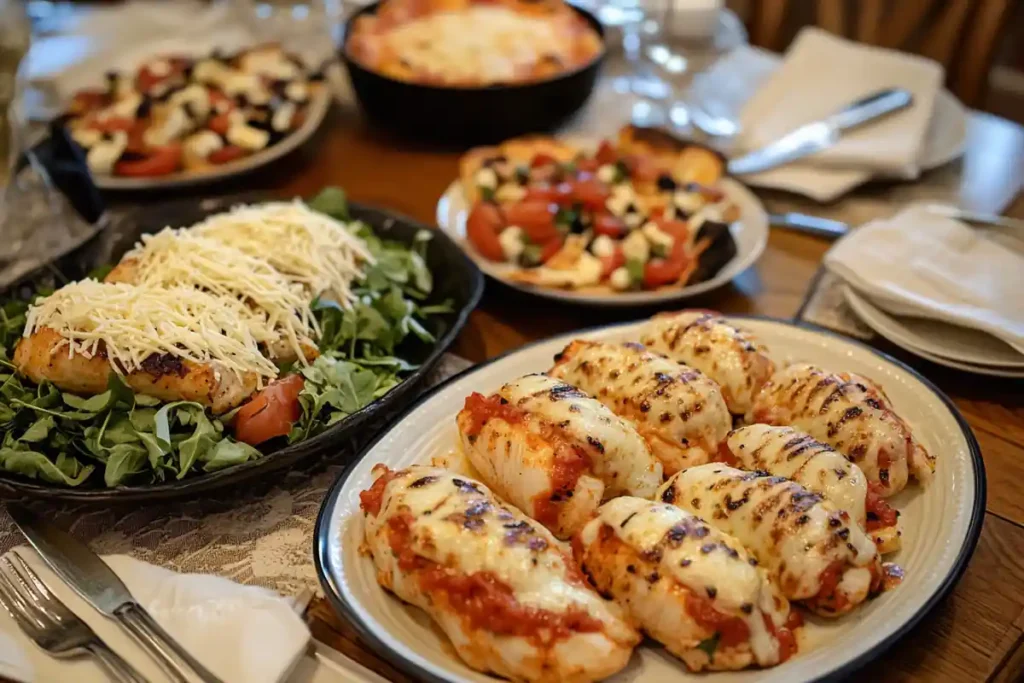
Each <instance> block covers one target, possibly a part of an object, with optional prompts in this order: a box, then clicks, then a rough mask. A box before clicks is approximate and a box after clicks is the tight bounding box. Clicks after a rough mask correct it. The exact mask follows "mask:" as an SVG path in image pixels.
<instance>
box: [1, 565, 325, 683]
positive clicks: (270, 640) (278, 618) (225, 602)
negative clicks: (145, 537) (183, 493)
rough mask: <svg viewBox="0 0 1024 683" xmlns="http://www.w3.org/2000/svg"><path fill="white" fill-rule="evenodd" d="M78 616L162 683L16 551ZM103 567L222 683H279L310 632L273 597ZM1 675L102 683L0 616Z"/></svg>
mask: <svg viewBox="0 0 1024 683" xmlns="http://www.w3.org/2000/svg"><path fill="white" fill-rule="evenodd" d="M16 552H18V553H19V554H20V555H21V556H22V558H24V559H25V561H26V562H27V563H28V564H29V565H30V566H31V567H32V568H33V569H34V570H35V571H36V573H37V574H39V576H40V578H42V580H43V582H44V583H46V585H47V586H49V587H50V589H51V590H52V591H53V592H54V593H55V594H56V595H57V596H58V597H59V598H60V599H61V600H62V601H63V602H64V604H65V605H67V606H68V607H69V608H70V609H71V610H72V611H73V612H75V614H77V615H78V616H79V617H81V618H82V619H83V620H85V621H86V622H87V623H89V625H90V626H92V627H93V629H94V630H95V631H96V633H97V634H98V635H99V636H100V637H101V638H102V639H103V640H104V641H105V642H106V643H107V645H109V646H110V647H111V649H113V650H114V651H115V652H117V653H118V654H120V655H121V656H122V657H124V658H125V659H126V660H128V661H129V662H130V663H131V664H133V665H134V666H135V667H136V668H137V669H138V670H139V672H140V673H141V674H143V675H144V676H145V677H146V679H147V680H151V681H154V683H155V682H157V681H164V680H166V679H165V678H164V675H163V674H162V673H161V672H160V669H159V667H158V666H157V664H156V663H155V662H154V661H153V660H152V659H150V658H149V656H148V655H147V654H146V653H145V652H143V651H142V650H141V648H139V647H138V646H137V645H135V643H134V641H133V640H132V639H131V637H130V636H128V635H127V634H126V633H125V632H124V631H123V630H122V629H121V628H120V627H119V626H118V625H117V623H116V622H114V621H113V620H110V619H107V618H106V617H104V616H103V615H101V614H100V613H98V612H96V611H95V610H93V609H92V608H91V607H89V606H88V605H87V603H85V602H84V601H83V600H82V599H81V598H80V597H78V595H76V594H75V593H74V592H73V591H72V590H71V589H70V588H69V587H68V586H67V585H66V584H64V583H63V582H62V581H61V580H60V579H58V578H57V577H56V576H55V575H54V574H53V573H52V572H51V571H50V570H49V568H48V567H47V566H46V564H45V563H44V562H43V560H42V559H41V558H40V557H39V556H38V555H37V554H36V553H35V551H33V550H31V549H30V548H26V547H21V548H18V549H17V551H16ZM104 561H105V562H106V563H107V564H108V565H109V566H110V568H111V569H113V570H114V572H115V573H116V574H117V575H118V576H119V577H121V580H122V581H124V583H125V585H126V586H128V589H129V590H130V591H131V592H132V594H133V595H134V596H135V598H136V599H137V600H138V601H139V603H140V604H141V605H142V606H143V607H145V608H146V609H147V610H148V611H149V613H150V614H151V615H152V616H153V618H154V619H156V620H157V621H158V622H159V623H160V625H161V626H163V627H164V629H166V630H167V632H168V633H170V634H171V635H172V636H173V637H174V638H175V639H176V640H177V641H178V642H179V643H181V644H182V645H183V646H184V647H185V648H186V649H187V650H188V651H189V652H191V653H192V654H193V655H194V656H195V657H196V658H197V659H199V661H201V662H202V663H203V664H204V665H205V666H207V667H208V668H209V669H210V670H211V671H212V672H213V673H214V674H215V675H217V676H218V677H219V678H221V679H222V680H224V681H225V682H226V683H234V682H235V681H238V682H242V681H244V682H245V683H276V682H277V681H282V680H285V678H286V677H287V676H288V675H289V674H290V673H291V671H292V670H293V669H294V668H295V666H296V664H297V663H298V662H299V660H300V659H301V658H302V656H303V654H304V653H305V651H306V647H307V645H308V643H309V629H308V628H307V627H306V624H305V623H304V622H303V620H302V619H301V617H299V615H298V614H296V612H295V610H294V608H293V607H294V606H293V604H292V602H291V601H290V600H287V599H285V598H282V597H281V596H279V595H277V594H276V593H273V592H272V591H269V590H266V589H263V588H258V587H254V586H242V585H239V584H237V583H234V582H232V581H229V580H227V579H223V578H220V577H216V576H209V575H205V574H178V573H175V572H172V571H170V570H167V569H163V568H161V567H156V566H153V565H151V564H147V563H145V562H140V561H138V560H135V559H132V558H130V557H128V556H126V555H109V556H106V557H104ZM0 675H3V676H6V677H8V678H11V679H12V680H15V681H23V682H26V683H28V682H32V683H35V682H39V683H42V682H43V681H57V680H61V681H65V680H66V681H72V680H73V681H77V682H79V683H91V682H92V681H96V682H97V683H99V682H101V681H106V680H107V679H106V677H105V676H104V675H103V673H102V672H101V670H100V669H99V668H98V667H97V666H96V664H95V663H93V662H92V661H91V660H89V659H88V658H81V659H72V660H58V659H53V658H51V657H49V656H48V655H47V654H46V653H44V652H43V651H42V650H40V649H39V648H37V647H36V646H35V645H34V644H33V643H32V642H31V641H30V640H29V639H28V638H27V637H26V636H25V635H24V634H23V633H22V632H21V630H20V629H18V628H17V625H16V624H15V622H14V620H13V619H12V618H11V617H10V615H8V614H7V613H6V611H4V610H0Z"/></svg>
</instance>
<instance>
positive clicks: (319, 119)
mask: <svg viewBox="0 0 1024 683" xmlns="http://www.w3.org/2000/svg"><path fill="white" fill-rule="evenodd" d="M321 85H322V86H323V87H322V88H320V92H319V93H318V94H317V95H315V96H314V97H313V98H311V100H310V103H309V108H310V111H311V112H312V116H309V117H307V118H306V120H305V121H304V122H303V124H302V125H301V126H300V127H299V129H298V130H296V131H292V132H291V133H290V134H289V135H287V136H285V137H284V138H283V139H281V140H280V141H279V142H278V143H277V144H276V145H271V146H270V147H267V148H266V149H262V150H260V151H259V152H257V153H256V154H253V155H251V156H248V157H242V158H241V159H236V160H235V161H231V162H229V163H227V164H224V165H223V166H219V167H216V168H214V169H212V170H209V171H200V172H198V173H196V172H190V171H179V172H177V173H175V174H173V175H170V176H164V177H160V176H157V177H153V178H127V177H120V176H115V175H93V176H92V181H93V184H94V185H96V187H98V188H99V189H101V190H107V191H114V192H121V191H125V192H133V191H147V190H170V189H175V188H183V187H195V186H198V185H204V184H211V183H216V182H220V181H222V180H226V179H228V178H233V177H236V176H241V175H244V174H246V173H250V172H252V171H255V170H256V169H258V168H262V167H263V166H266V165H267V164H270V163H273V162H275V161H277V160H278V159H280V158H282V157H284V156H286V155H288V154H291V153H292V152H294V151H295V150H296V149H298V148H299V147H301V146H302V145H303V144H305V143H306V142H307V141H308V140H309V139H310V138H312V137H313V135H314V134H315V133H316V131H317V130H319V129H320V126H321V125H322V124H323V122H324V120H325V119H326V118H327V112H328V111H329V110H330V108H331V101H332V100H333V99H334V94H333V92H332V90H331V85H330V83H329V82H327V81H326V80H325V81H323V82H322V83H321Z"/></svg>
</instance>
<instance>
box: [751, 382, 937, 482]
mask: <svg viewBox="0 0 1024 683" xmlns="http://www.w3.org/2000/svg"><path fill="white" fill-rule="evenodd" d="M747 421H748V422H763V423H765V424H773V425H789V426H792V427H796V428H798V429H800V430H802V431H805V432H807V433H808V434H810V435H811V436H813V437H814V438H815V439H818V440H819V441H823V442H825V443H827V444H828V445H829V446H832V448H835V449H836V450H837V451H839V452H840V453H842V454H843V455H844V456H846V458H847V459H848V460H850V461H851V462H854V463H856V464H857V466H858V467H860V469H861V470H862V471H863V472H864V474H865V475H867V477H868V480H869V481H870V482H872V483H875V484H877V486H878V493H879V494H880V495H882V496H890V495H893V494H895V493H899V492H900V491H902V490H903V488H904V487H905V486H906V485H907V479H908V476H909V475H913V476H914V478H916V479H917V480H918V481H919V482H921V483H922V484H927V483H928V482H929V481H931V478H932V475H933V473H934V471H935V457H934V456H932V455H931V454H929V453H928V451H927V450H926V449H925V447H924V446H922V445H921V444H920V443H919V442H918V441H917V439H915V438H914V434H913V433H912V432H911V430H910V427H909V426H908V425H907V423H906V422H904V421H903V419H902V418H900V417H899V415H897V414H896V412H895V411H894V410H893V409H892V405H891V403H890V402H889V399H888V398H887V397H886V396H885V394H884V393H882V391H881V390H880V388H879V387H878V386H877V385H876V384H874V383H873V382H872V381H871V380H868V379H866V378H863V377H859V376H857V375H852V374H849V373H833V372H828V371H826V370H822V369H821V368H818V367H815V366H813V365H806V364H799V365H791V366H790V367H788V368H785V369H783V370H780V371H778V372H776V373H775V375H773V376H772V378H771V380H770V381H769V382H768V383H767V384H765V385H764V387H762V388H761V391H760V392H759V393H758V395H757V397H756V398H755V399H754V404H753V406H751V410H750V413H749V414H748V417H747Z"/></svg>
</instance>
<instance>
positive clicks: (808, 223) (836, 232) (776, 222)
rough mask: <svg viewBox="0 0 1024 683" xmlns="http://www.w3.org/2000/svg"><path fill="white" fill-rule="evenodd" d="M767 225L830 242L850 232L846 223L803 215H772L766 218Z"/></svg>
mask: <svg viewBox="0 0 1024 683" xmlns="http://www.w3.org/2000/svg"><path fill="white" fill-rule="evenodd" d="M768 223H769V224H770V225H771V226H773V227H777V228H789V229H790V230H795V231H797V232H806V233H807V234H809V235H815V236H817V237H824V238H825V239H830V240H836V239H839V238H840V237H842V236H843V235H845V234H846V233H848V232H849V231H850V226H849V225H847V224H846V223H843V222H841V221H834V220H831V219H828V218H819V217H818V216H808V215H807V214H805V213H773V214H770V215H769V216H768Z"/></svg>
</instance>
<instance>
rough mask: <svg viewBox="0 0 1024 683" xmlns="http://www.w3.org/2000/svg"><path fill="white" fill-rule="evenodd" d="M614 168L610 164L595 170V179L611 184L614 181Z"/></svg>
mask: <svg viewBox="0 0 1024 683" xmlns="http://www.w3.org/2000/svg"><path fill="white" fill-rule="evenodd" d="M616 175H617V174H616V172H615V166H613V165H612V164H605V165H604V166H601V167H600V168H598V169H597V179H598V180H600V181H601V182H602V183H609V184H610V183H612V182H614V181H615V176H616Z"/></svg>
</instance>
